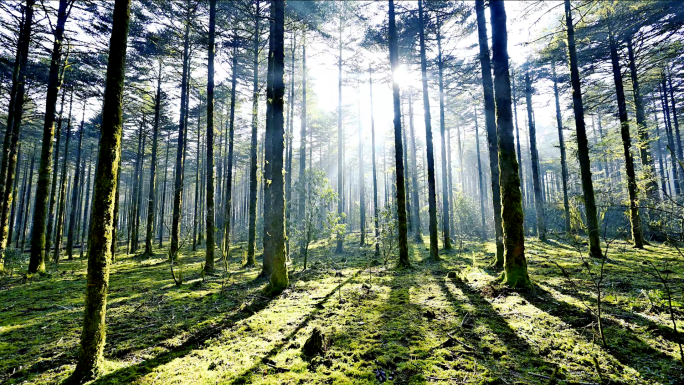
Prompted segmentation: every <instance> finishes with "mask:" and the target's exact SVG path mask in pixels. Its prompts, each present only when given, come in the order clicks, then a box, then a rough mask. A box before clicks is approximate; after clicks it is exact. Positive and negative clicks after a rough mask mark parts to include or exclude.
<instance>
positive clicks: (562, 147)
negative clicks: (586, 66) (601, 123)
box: [551, 62, 571, 233]
mask: <svg viewBox="0 0 684 385" xmlns="http://www.w3.org/2000/svg"><path fill="white" fill-rule="evenodd" d="M551 68H552V71H553V95H554V97H555V100H556V124H557V125H558V145H559V147H560V156H561V180H562V182H563V208H564V209H565V231H566V232H568V233H569V232H570V230H571V228H570V202H569V199H568V163H567V160H566V155H565V138H564V137H563V119H562V118H561V109H560V99H559V97H558V78H557V77H556V62H553V63H551Z"/></svg>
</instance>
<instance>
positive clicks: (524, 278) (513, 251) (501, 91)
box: [489, 0, 531, 287]
mask: <svg viewBox="0 0 684 385" xmlns="http://www.w3.org/2000/svg"><path fill="white" fill-rule="evenodd" d="M489 11H490V14H491V25H492V67H493V70H494V92H495V99H496V117H497V119H496V123H497V136H498V139H499V143H498V145H499V146H498V148H499V169H500V171H501V175H500V178H501V179H500V180H501V206H502V207H501V217H502V220H503V229H504V231H503V233H504V245H505V251H506V254H505V263H504V274H503V275H502V277H501V279H502V280H503V282H505V283H506V284H507V285H509V286H512V287H527V286H530V285H531V284H530V277H529V276H528V275H527V260H526V259H525V232H524V228H523V221H524V218H523V211H522V194H521V193H520V177H519V176H518V162H517V159H516V153H515V138H514V137H513V113H512V111H511V83H510V78H509V75H508V36H507V31H506V10H505V9H504V3H503V1H502V0H496V1H494V0H492V1H491V2H490V3H489Z"/></svg>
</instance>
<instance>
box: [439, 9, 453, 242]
mask: <svg viewBox="0 0 684 385" xmlns="http://www.w3.org/2000/svg"><path fill="white" fill-rule="evenodd" d="M441 27H442V26H441V22H440V21H439V15H437V67H438V69H439V131H440V137H441V140H442V174H443V175H442V216H443V219H442V232H443V234H442V235H443V237H444V240H443V242H444V249H445V250H449V249H451V238H450V237H451V230H450V229H449V218H450V215H449V198H450V191H451V188H449V184H448V181H447V180H449V181H450V180H451V177H450V176H449V177H448V173H447V170H450V169H451V162H449V168H448V169H447V146H446V144H445V139H446V132H445V128H444V119H445V118H444V63H443V62H442V34H441ZM449 154H451V152H449Z"/></svg>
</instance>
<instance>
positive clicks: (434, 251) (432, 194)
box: [395, 0, 448, 260]
mask: <svg viewBox="0 0 684 385" xmlns="http://www.w3.org/2000/svg"><path fill="white" fill-rule="evenodd" d="M418 15H419V17H420V30H419V37H420V70H421V75H422V76H421V77H422V82H423V115H424V117H425V147H426V148H427V163H428V206H429V207H428V212H429V214H430V258H431V259H433V260H439V258H440V257H439V248H438V245H437V243H438V240H437V191H436V190H437V186H436V185H435V155H434V150H433V147H432V122H431V120H432V117H431V115H430V96H429V95H428V84H427V61H426V59H425V22H424V21H423V0H419V1H418ZM395 108H396V107H395ZM395 127H396V123H395ZM399 129H400V130H401V122H399ZM442 147H444V146H442ZM402 188H403V186H402ZM447 236H448V234H447Z"/></svg>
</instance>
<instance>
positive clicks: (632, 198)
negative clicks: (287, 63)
mask: <svg viewBox="0 0 684 385" xmlns="http://www.w3.org/2000/svg"><path fill="white" fill-rule="evenodd" d="M608 28H609V29H610V27H608ZM609 41H610V61H611V63H612V64H613V80H614V81H615V94H616V96H617V104H618V115H619V118H620V135H621V136H622V148H623V150H624V155H625V172H626V173H627V191H628V192H629V211H630V223H631V225H632V241H633V242H634V247H635V248H638V249H643V248H644V235H643V232H642V230H641V218H640V216H639V207H638V206H639V201H638V200H639V198H638V197H637V188H638V187H637V180H636V172H635V171H634V157H632V152H631V151H632V139H631V137H630V134H629V120H628V117H627V101H626V99H625V90H624V86H623V84H622V72H620V58H619V56H618V52H617V42H616V41H615V37H614V36H613V33H612V31H609Z"/></svg>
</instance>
